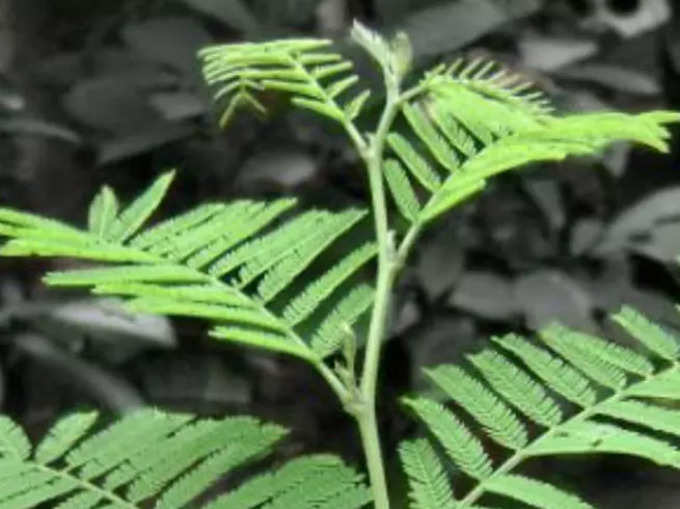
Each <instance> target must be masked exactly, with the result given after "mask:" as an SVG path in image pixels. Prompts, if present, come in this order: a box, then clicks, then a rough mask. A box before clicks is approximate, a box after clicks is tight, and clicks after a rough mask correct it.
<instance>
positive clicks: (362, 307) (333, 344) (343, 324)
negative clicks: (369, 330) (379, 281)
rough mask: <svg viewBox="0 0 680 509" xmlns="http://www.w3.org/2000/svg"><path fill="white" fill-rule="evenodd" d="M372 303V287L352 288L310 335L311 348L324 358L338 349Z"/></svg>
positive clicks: (362, 285) (360, 286) (363, 285)
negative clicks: (349, 329) (350, 329)
mask: <svg viewBox="0 0 680 509" xmlns="http://www.w3.org/2000/svg"><path fill="white" fill-rule="evenodd" d="M372 303H373V288H371V287H370V286H368V285H365V284H361V285H358V286H357V287H355V288H353V289H352V290H351V291H350V292H348V293H347V295H346V296H345V297H343V298H342V299H341V300H340V302H339V303H338V304H337V305H336V306H335V307H334V308H333V309H332V310H331V311H330V313H329V314H328V315H327V316H326V318H325V319H324V320H323V321H322V322H321V325H320V326H319V327H318V328H317V330H316V332H315V333H314V335H313V336H312V341H311V347H312V350H314V352H315V353H316V354H317V355H318V356H319V357H320V358H324V357H327V356H329V355H331V354H332V353H334V352H335V351H336V350H338V349H339V348H340V347H341V345H342V343H343V340H344V338H345V335H346V334H347V333H348V331H347V327H351V326H352V325H353V324H354V322H356V321H357V320H358V319H359V317H360V316H361V315H363V314H364V313H365V312H366V311H368V309H369V308H370V306H371V304H372Z"/></svg>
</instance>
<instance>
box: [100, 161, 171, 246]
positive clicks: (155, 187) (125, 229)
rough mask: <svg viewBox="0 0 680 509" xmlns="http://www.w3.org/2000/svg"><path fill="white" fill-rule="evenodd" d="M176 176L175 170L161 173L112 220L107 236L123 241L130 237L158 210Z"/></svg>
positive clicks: (112, 239)
mask: <svg viewBox="0 0 680 509" xmlns="http://www.w3.org/2000/svg"><path fill="white" fill-rule="evenodd" d="M174 178H175V172H174V171H170V172H168V173H165V174H164V175H161V176H160V177H159V178H158V179H156V181H155V182H154V183H153V184H151V186H149V188H148V189H147V190H146V191H145V192H143V193H142V194H141V195H139V197H137V199H135V200H134V201H133V202H132V203H131V204H130V205H128V206H127V208H125V209H124V210H123V211H121V213H120V214H119V215H118V217H117V218H116V219H115V220H114V221H113V222H112V224H111V227H110V230H109V231H108V232H106V234H105V237H106V239H107V240H111V241H112V242H123V241H125V240H127V239H128V238H130V237H131V236H132V235H134V234H135V232H136V231H137V230H138V229H139V227H140V226H141V225H142V224H143V223H144V222H145V221H146V220H147V219H148V218H149V217H150V216H151V214H152V213H153V212H154V210H156V207H158V204H159V203H160V202H161V200H162V199H163V197H164V196H165V193H166V191H167V190H168V187H170V184H171V183H172V180H173V179H174Z"/></svg>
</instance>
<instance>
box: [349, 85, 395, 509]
mask: <svg viewBox="0 0 680 509" xmlns="http://www.w3.org/2000/svg"><path fill="white" fill-rule="evenodd" d="M385 85H386V90H387V100H386V103H385V108H384V109H383V112H382V115H381V118H380V122H379V124H378V128H377V130H376V132H375V133H373V135H372V136H370V137H369V142H368V148H367V149H366V150H364V151H362V157H363V159H364V162H365V164H366V167H367V170H368V179H369V184H370V190H371V200H372V205H373V218H374V221H375V234H376V239H377V241H378V277H377V284H376V291H375V301H374V304H373V312H372V315H371V323H370V326H369V332H368V338H367V341H366V353H365V356H364V364H363V369H362V372H361V382H360V386H359V397H360V398H361V404H360V405H358V406H357V407H356V409H355V412H354V417H355V418H356V420H357V423H358V425H359V432H360V433H361V441H362V444H363V448H364V454H365V456H366V465H367V468H368V475H369V478H370V482H371V489H372V491H373V503H374V506H375V509H389V497H388V494H387V482H386V480H385V467H384V462H383V455H382V451H381V447H380V437H379V433H378V424H377V421H376V415H375V402H376V385H377V379H378V370H379V365H380V349H381V346H382V342H383V340H384V338H385V330H386V326H387V322H388V318H389V309H390V297H391V294H392V287H393V285H394V280H395V276H396V273H397V270H398V264H397V259H396V250H395V246H394V241H393V239H392V237H391V235H390V232H389V228H388V222H387V205H386V200H385V188H384V185H383V180H382V178H383V177H382V161H383V152H384V149H385V138H386V137H387V134H388V133H389V130H390V127H391V126H392V123H393V121H394V118H395V117H396V115H397V112H398V111H399V81H398V79H397V78H396V77H395V76H394V75H393V74H392V73H390V72H385Z"/></svg>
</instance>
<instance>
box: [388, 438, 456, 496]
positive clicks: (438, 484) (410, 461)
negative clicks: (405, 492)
mask: <svg viewBox="0 0 680 509" xmlns="http://www.w3.org/2000/svg"><path fill="white" fill-rule="evenodd" d="M399 457H400V459H401V463H402V465H403V466H404V471H405V472H406V475H407V476H408V482H409V487H410V488H411V489H410V492H409V498H410V499H411V507H412V508H413V509H455V508H456V503H455V502H454V499H453V492H452V491H451V486H450V485H449V480H448V478H447V476H446V473H445V472H444V468H443V466H442V464H441V462H440V461H439V458H438V457H437V454H436V453H435V451H434V449H433V448H432V445H430V443H429V442H428V441H427V440H425V439H422V438H421V439H418V440H411V441H406V442H402V443H401V444H400V445H399Z"/></svg>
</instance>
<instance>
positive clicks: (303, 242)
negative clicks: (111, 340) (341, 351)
mask: <svg viewBox="0 0 680 509" xmlns="http://www.w3.org/2000/svg"><path fill="white" fill-rule="evenodd" d="M172 177H173V174H172V173H166V174H165V175H162V176H161V177H159V178H158V179H157V180H156V181H155V182H154V183H152V185H151V186H150V187H149V188H148V189H147V190H146V191H144V192H142V193H141V195H140V196H139V197H138V198H137V199H135V200H133V202H132V203H131V204H130V205H128V206H127V207H126V208H124V209H123V210H122V211H121V212H120V213H119V214H118V215H117V216H115V217H114V212H115V211H116V210H117V205H116V204H117V201H116V200H115V195H114V194H113V192H112V191H110V190H109V189H108V188H104V189H103V190H102V191H101V192H100V193H99V194H98V195H97V196H96V197H95V200H94V202H93V204H92V206H91V207H90V214H89V215H90V221H89V222H90V225H89V229H88V231H80V230H77V229H75V228H71V227H69V226H67V225H64V224H62V223H59V222H57V221H52V220H48V219H43V218H40V217H38V216H34V215H31V214H26V213H22V212H17V211H13V210H10V209H0V235H3V236H7V237H9V238H10V240H9V241H8V242H7V243H5V244H4V245H3V246H2V248H0V255H4V256H28V255H39V256H70V257H77V258H83V259H89V260H93V261H100V262H102V261H103V262H109V263H113V264H115V265H114V266H109V267H98V268H88V269H78V270H70V271H62V272H52V273H49V274H47V275H46V276H45V278H44V281H45V282H46V283H47V284H50V285H55V286H73V287H76V286H89V287H93V291H94V292H95V293H98V294H102V295H119V296H124V297H126V298H127V299H128V301H127V305H128V306H129V307H130V308H132V309H134V310H136V311H144V312H151V313H159V314H169V315H180V316H194V317H201V318H206V319H208V320H210V321H211V322H213V323H214V324H215V327H214V329H213V331H212V333H211V335H213V336H214V337H217V338H219V339H230V340H232V341H237V342H242V343H246V344H248V345H252V346H258V347H261V348H267V349H271V350H275V351H278V352H286V353H289V354H293V355H297V356H299V357H302V358H303V359H305V360H308V361H310V362H312V363H315V364H317V365H320V363H321V360H322V357H323V356H327V355H330V354H332V353H333V352H334V351H335V349H337V348H339V347H340V345H341V343H342V337H343V336H342V333H341V331H342V330H343V328H342V327H344V326H345V325H344V324H348V325H351V324H353V323H354V322H355V321H356V320H357V319H358V318H359V317H360V315H361V314H363V313H364V312H365V311H366V310H367V309H368V308H369V307H370V304H371V302H372V291H371V289H370V287H368V286H366V285H361V286H360V287H359V288H358V290H357V291H355V292H352V293H350V294H349V296H348V297H347V298H346V299H344V300H340V301H339V302H338V303H337V305H336V306H331V307H330V309H329V315H328V318H327V319H326V320H324V321H322V323H321V324H320V326H319V328H318V330H316V331H313V332H314V334H313V339H312V341H311V343H309V344H308V343H306V342H305V341H303V340H302V338H301V337H300V335H299V333H298V332H297V331H296V329H295V327H296V326H298V325H299V324H301V323H302V322H303V321H305V320H306V319H307V318H308V317H309V316H310V315H311V314H312V313H313V312H314V311H315V310H316V309H317V308H318V307H319V306H320V305H321V304H322V303H323V302H324V301H327V300H328V299H329V297H331V296H333V294H334V292H335V290H336V289H338V288H339V287H341V286H342V284H343V283H344V282H345V281H346V280H348V278H350V277H351V276H352V275H353V274H354V273H355V272H356V271H357V270H358V269H359V268H360V267H361V266H362V265H364V264H365V263H366V262H368V261H369V260H370V259H371V258H373V257H374V256H375V254H376V248H375V246H374V245H373V244H366V245H364V246H363V247H359V248H357V249H355V250H354V251H351V252H350V253H349V254H347V256H345V257H343V258H340V259H339V260H338V263H337V265H336V266H334V267H332V268H331V269H330V270H329V271H328V272H327V273H326V274H324V275H322V276H321V277H320V278H319V279H318V280H316V281H314V282H312V283H311V284H310V285H308V287H307V288H305V289H304V290H303V291H302V292H301V293H300V294H299V295H297V296H296V297H294V298H293V299H292V301H291V302H290V303H289V304H288V305H287V306H285V307H284V308H283V310H282V312H281V313H279V312H277V313H275V312H273V311H271V310H270V309H269V308H268V307H267V304H268V303H269V302H270V301H273V300H275V298H276V297H277V296H279V294H280V293H281V292H282V291H283V290H285V289H286V288H288V287H289V286H290V285H291V284H292V283H293V282H294V280H296V279H297V278H298V276H300V275H301V274H302V273H303V272H304V271H305V270H306V269H307V268H308V267H309V266H310V265H311V264H312V262H313V261H314V260H315V259H317V257H318V256H320V255H321V254H322V253H323V252H324V251H325V250H326V248H327V247H328V246H330V245H331V244H332V243H334V242H335V240H336V239H338V238H339V237H340V236H342V235H343V234H344V233H345V232H347V231H348V230H350V229H351V228H352V227H353V226H354V225H355V224H356V223H357V222H358V221H360V220H361V219H362V218H363V217H364V216H365V212H364V211H361V210H356V209H350V210H347V211H344V212H339V213H331V212H326V211H319V210H312V211H308V212H304V213H302V214H299V215H298V216H296V217H293V218H292V219H289V220H282V219H281V218H282V217H283V216H284V214H286V213H288V212H289V211H290V209H291V208H292V207H293V206H294V205H295V201H294V200H291V199H279V200H275V201H272V202H269V203H267V202H256V201H251V200H238V201H235V202H232V203H229V204H215V203H211V204H206V205H201V206H198V207H196V208H195V209H193V210H190V211H189V212H186V213H184V214H180V215H179V216H177V217H175V218H171V219H168V220H165V221H163V222H161V223H159V224H158V225H156V226H152V227H151V228H149V229H147V230H143V231H139V230H140V228H141V226H142V222H143V221H144V220H145V219H147V218H148V217H149V216H150V215H151V214H152V213H153V211H154V210H155V209H156V207H157V206H158V204H159V203H160V201H161V199H162V197H163V194H164V193H165V192H166V191H167V189H168V186H169V184H170V182H171V180H172ZM335 300H337V299H335ZM277 309H280V306H279V308H277Z"/></svg>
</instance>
